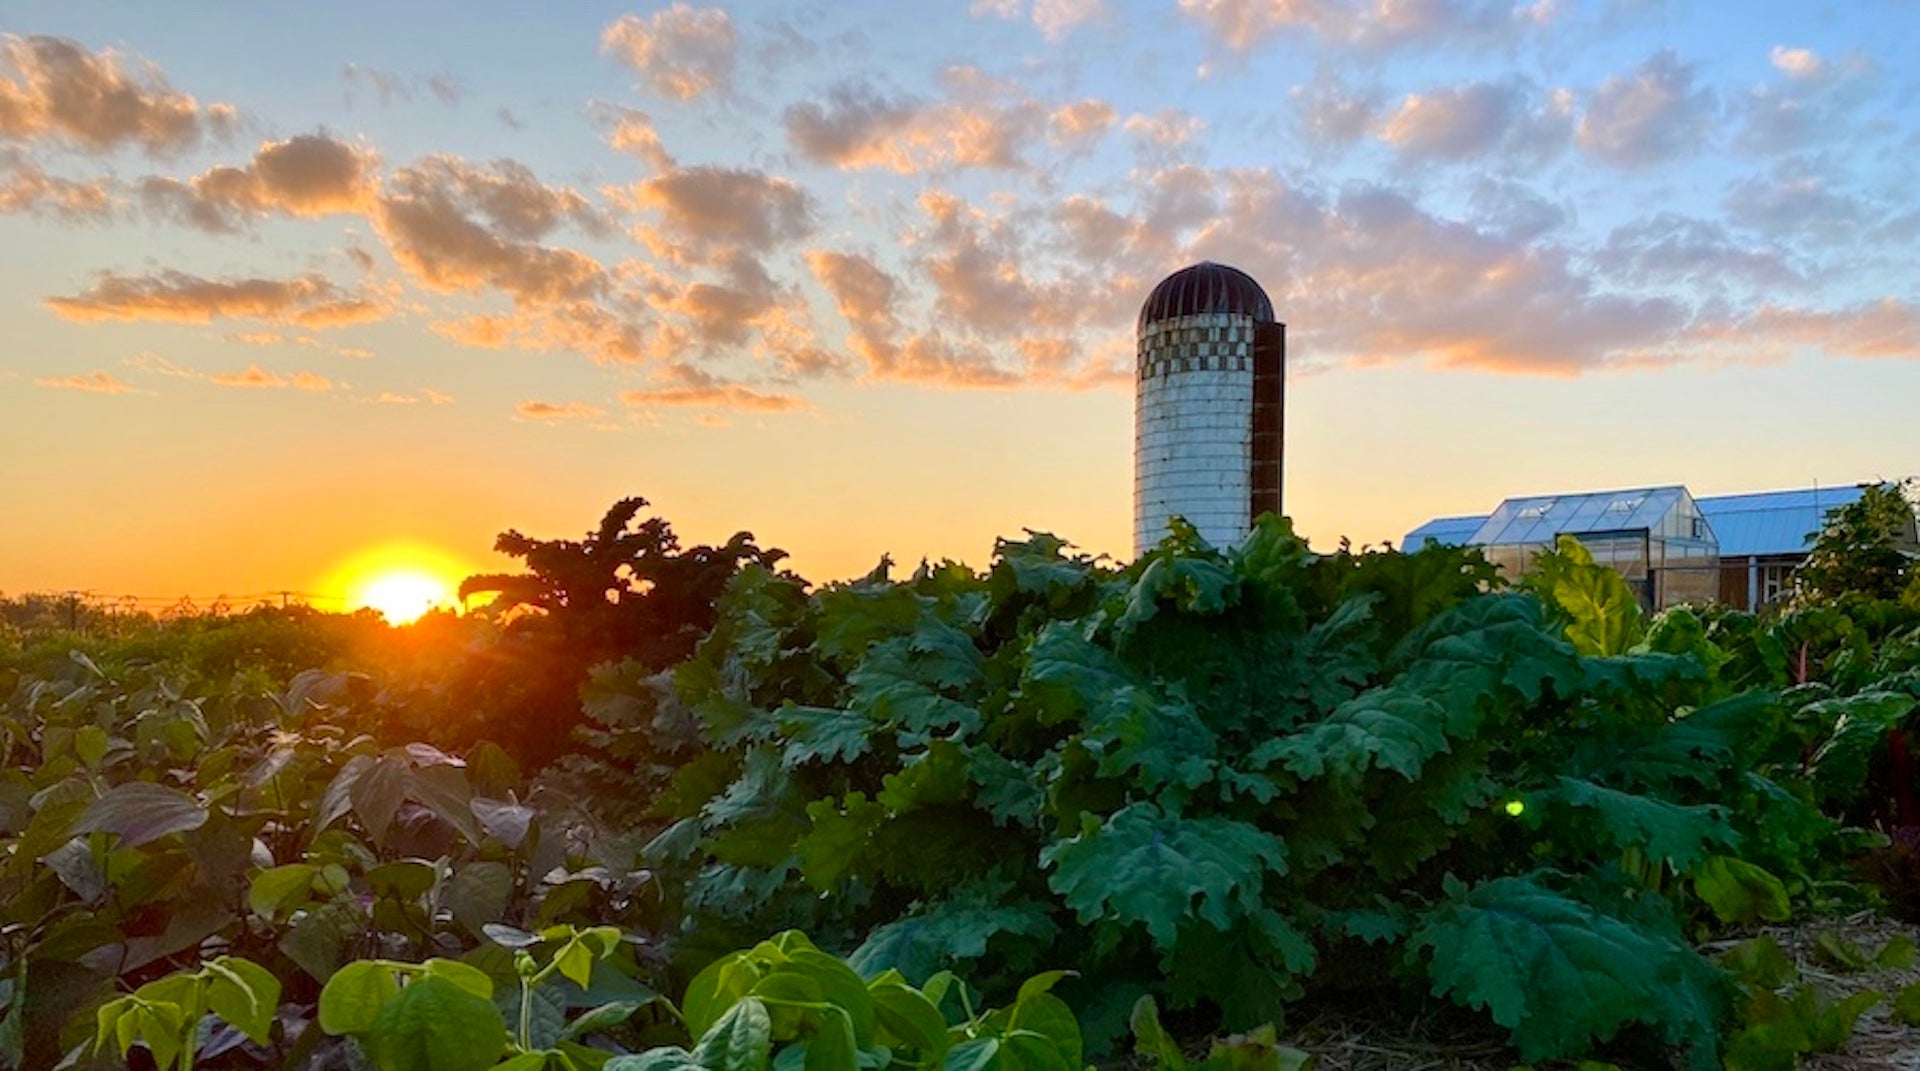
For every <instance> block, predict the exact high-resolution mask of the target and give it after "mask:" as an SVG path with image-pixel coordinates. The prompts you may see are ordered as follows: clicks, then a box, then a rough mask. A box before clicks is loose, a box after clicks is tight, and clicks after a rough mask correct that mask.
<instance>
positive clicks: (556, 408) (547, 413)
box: [513, 402, 607, 424]
mask: <svg viewBox="0 0 1920 1071" xmlns="http://www.w3.org/2000/svg"><path fill="white" fill-rule="evenodd" d="M513 411H514V412H516V413H518V414H520V416H521V418H522V419H525V420H534V421H539V422H541V423H545V424H559V423H564V422H566V421H570V420H599V419H601V418H602V417H605V416H606V415H607V411H606V410H604V409H602V408H600V407H599V406H597V405H588V404H587V403H585V402H521V403H520V404H519V405H516V406H514V407H513Z"/></svg>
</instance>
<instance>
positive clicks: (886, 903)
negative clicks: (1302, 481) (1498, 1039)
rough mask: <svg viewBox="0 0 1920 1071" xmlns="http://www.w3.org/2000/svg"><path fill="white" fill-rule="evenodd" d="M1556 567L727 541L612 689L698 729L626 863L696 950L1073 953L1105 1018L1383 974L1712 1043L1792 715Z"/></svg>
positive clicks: (1495, 1011) (1552, 1036) (1768, 847)
mask: <svg viewBox="0 0 1920 1071" xmlns="http://www.w3.org/2000/svg"><path fill="white" fill-rule="evenodd" d="M1554 568H1555V569H1556V570H1557V572H1556V573H1555V574H1554V575H1552V576H1549V577H1548V578H1547V579H1546V581H1545V586H1544V588H1543V589H1542V590H1543V592H1544V594H1545V597H1544V598H1542V597H1537V596H1536V595H1535V594H1533V593H1528V592H1511V591H1500V590H1489V582H1490V581H1491V580H1492V577H1491V575H1490V573H1489V572H1488V570H1487V567H1486V566H1485V564H1484V562H1482V561H1481V560H1480V559H1479V558H1478V556H1477V555H1474V554H1471V553H1469V552H1463V551H1458V550H1452V549H1445V548H1434V549H1429V550H1426V551H1422V552H1421V553H1418V554H1413V555H1397V554H1370V555H1358V556H1356V555H1349V554H1338V555H1331V556H1320V555H1315V554H1312V553H1310V552H1309V551H1308V549H1307V548H1306V546H1305V544H1304V543H1302V542H1301V541H1300V540H1298V539H1297V538H1296V537H1295V536H1294V535H1293V534H1292V533H1291V531H1290V530H1289V529H1288V528H1287V527H1286V525H1285V523H1284V522H1281V521H1275V520H1273V519H1268V520H1266V521H1263V522H1262V524H1261V526H1260V527H1259V528H1258V529H1257V530H1256V531H1255V532H1254V534H1253V535H1252V537H1251V538H1249V539H1248V540H1247V541H1246V542H1245V543H1244V544H1243V545H1242V546H1240V547H1239V548H1237V549H1235V550H1233V551H1231V552H1229V553H1227V554H1219V553H1216V552H1214V551H1212V550H1210V549H1208V548H1205V547H1204V546H1202V545H1200V544H1199V543H1198V541H1197V539H1196V538H1195V537H1194V536H1193V535H1192V533H1191V532H1190V531H1184V532H1181V533H1179V534H1177V535H1176V537H1175V538H1173V539H1171V540H1169V541H1168V542H1167V543H1165V544H1163V545H1162V546H1161V547H1160V548H1158V549H1156V550H1155V551H1153V552H1151V553H1149V554H1147V555H1146V556H1144V557H1143V558H1142V559H1141V560H1140V561H1138V562H1136V563H1134V564H1133V565H1132V566H1130V567H1128V568H1127V569H1124V570H1116V569H1112V568H1109V567H1106V566H1103V565H1102V564H1100V563H1098V562H1095V561H1091V560H1088V559H1085V558H1076V557H1073V556H1070V555H1069V554H1067V553H1066V552H1065V548H1064V547H1063V546H1062V545H1061V544H1060V543H1059V542H1058V541H1056V540H1053V539H1051V538H1050V537H1045V536H1035V537H1033V538H1031V539H1029V540H1027V541H1025V542H1019V543H1006V544H1003V545H1002V546H1001V547H1000V552H999V555H998V558H997V561H996V563H995V565H994V566H993V568H992V570H991V571H990V572H989V573H988V574H987V575H985V576H976V575H974V574H972V573H969V572H967V571H965V570H961V569H956V568H952V567H944V568H923V569H921V570H920V571H918V572H917V573H916V574H914V575H913V576H912V577H911V578H909V579H907V580H904V581H899V582H895V581H892V580H890V579H888V578H887V577H886V576H885V575H884V574H883V573H876V574H875V575H873V576H871V577H868V578H867V579H865V580H863V581H859V582H856V583H852V584H849V585H845V586H841V587H834V588H828V589H825V590H822V591H818V592H808V591H807V590H805V589H804V588H803V587H802V586H801V585H800V584H798V583H796V582H795V581H793V580H792V579H791V578H786V577H781V576H776V575H773V574H770V573H767V572H765V571H762V570H753V569H749V570H747V571H746V572H744V573H743V574H742V575H741V577H740V578H739V579H738V580H736V582H735V583H734V585H733V587H732V588H731V589H730V590H729V592H728V594H727V596H726V598H725V599H724V600H723V602H722V606H721V613H720V618H719V622H718V624H717V625H716V627H715V630H714V632H713V634H712V636H711V637H710V638H709V639H708V640H707V642H706V643H705V644H703V645H702V647H701V648H700V650H699V652H698V653H697V654H696V656H695V657H694V659H693V660H692V661H690V662H689V663H688V664H686V665H684V666H682V667H680V668H679V669H678V670H677V671H675V673H674V678H673V679H674V681H675V684H676V686H677V691H676V694H675V695H673V696H669V697H667V698H666V699H664V700H662V699H661V698H660V696H659V692H658V690H635V689H629V690H628V692H627V693H626V694H627V695H628V696H629V698H630V699H632V700H633V701H634V702H635V703H638V704H642V705H646V704H651V706H647V707H646V709H648V710H650V711H651V712H652V724H678V723H680V722H681V721H682V720H683V718H684V716H690V717H691V718H692V719H693V720H694V722H695V723H696V724H697V726H698V731H699V737H700V741H701V743H702V745H703V746H704V750H703V751H702V752H701V753H700V754H699V756H698V757H697V758H695V759H693V760H692V761H690V762H689V763H688V764H687V765H685V766H684V767H683V768H682V770H681V771H680V773H679V776H678V777H677V779H676V780H675V782H674V783H673V785H672V786H671V787H670V788H669V789H668V790H667V791H666V792H665V793H664V794H663V795H662V797H661V800H660V804H659V807H660V811H661V813H662V814H663V815H664V816H665V817H666V818H668V819H671V820H672V824H671V825H669V826H667V828H665V829H664V831H663V832H662V833H661V834H660V835H659V836H658V837H657V838H656V839H655V840H654V841H653V842H652V843H651V844H650V845H649V846H648V848H647V850H646V853H645V858H646V860H647V861H648V862H649V863H650V864H651V865H653V866H654V867H655V868H656V870H657V872H658V873H660V874H662V875H669V876H670V878H669V880H667V881H666V882H664V883H663V888H665V889H667V890H670V891H671V892H672V893H673V894H675V895H677V896H678V897H679V900H678V908H679V912H678V913H679V914H680V915H681V916H682V917H683V918H684V920H685V923H684V926H685V932H684V934H683V942H684V944H685V946H686V947H688V948H689V949H692V950H693V951H692V955H693V956H694V957H695V958H697V957H698V955H699V954H700V952H699V950H700V949H702V948H705V947H710V946H711V945H714V944H726V943H730V942H737V940H738V939H739V937H740V936H742V935H746V934H752V933H756V932H768V931H770V930H773V929H778V928H783V927H788V926H804V927H806V928H808V929H809V930H810V931H811V932H815V933H817V934H825V935H832V937H833V938H834V939H835V940H836V941H839V942H841V943H844V944H845V945H846V946H848V947H855V948H856V951H855V952H854V953H853V957H852V958H853V962H855V963H856V964H858V965H860V966H861V967H862V968H863V969H867V970H875V969H882V968H891V969H898V970H900V971H902V972H903V973H904V974H905V975H906V976H907V977H908V978H916V977H925V976H926V975H928V974H929V973H931V972H932V971H934V970H936V969H938V968H939V966H941V965H944V964H948V963H964V964H970V965H971V969H972V970H973V971H974V973H975V974H976V975H978V976H981V977H984V978H990V979H991V978H996V977H1013V976H1016V975H1018V974H1020V973H1022V972H1024V971H1027V970H1031V969H1033V968H1034V967H1036V966H1038V965H1043V964H1057V963H1073V964H1075V965H1076V966H1077V967H1078V968H1079V970H1080V971H1081V975H1082V976H1081V978H1080V979H1079V980H1077V981H1075V982H1073V983H1070V984H1068V985H1067V986H1066V987H1065V988H1064V989H1063V992H1066V993H1068V994H1069V995H1070V997H1071V999H1073V1000H1074V1001H1075V1002H1076V1004H1077V1005H1078V1006H1079V1007H1081V1008H1082V1009H1083V1010H1084V1014H1085V1015H1086V1018H1087V1022H1088V1025H1089V1029H1090V1031H1091V1032H1092V1033H1093V1035H1094V1036H1095V1037H1096V1038H1097V1039H1107V1038H1111V1037H1113V1036H1114V1035H1115V1034H1117V1033H1118V1031H1119V1030H1120V1029H1121V1028H1122V1027H1123V1025H1124V1023H1125V1021H1126V1017H1127V1014H1128V1012H1129V1010H1130V1009H1131V1007H1132V1005H1133V1004H1134V1002H1135V1000H1136V998H1138V997H1139V996H1141V995H1143V994H1145V995H1153V996H1155V997H1157V998H1159V999H1160V1000H1161V1001H1162V1002H1163V1003H1164V1004H1166V1005H1168V1006H1170V1007H1173V1008H1176V1009H1178V1008H1199V1009H1201V1010H1203V1011H1205V1010H1208V1009H1211V1011H1212V1012H1214V1013H1217V1014H1218V1016H1219V1017H1220V1021H1221V1022H1222V1023H1223V1024H1224V1025H1225V1026H1226V1027H1228V1028H1231V1029H1241V1028H1246V1027H1251V1026H1254V1025H1257V1024H1259V1023H1262V1022H1267V1021H1271V1020H1275V1019H1278V1018H1280V1017H1282V1016H1284V1014H1285V1009H1286V1006H1287V1004H1289V1003H1290V1002H1292V1001H1295V1000H1298V999H1300V998H1302V997H1303V996H1307V995H1310V994H1312V993H1313V992H1316V991H1337V990H1340V989H1342V988H1344V987H1348V986H1352V985H1357V984H1364V982H1363V980H1366V979H1376V980H1377V979H1382V978H1389V979H1398V980H1399V984H1401V985H1402V986H1404V987H1406V988H1407V989H1408V990H1410V991H1414V992H1418V991H1423V990H1424V991H1431V992H1432V993H1433V994H1435V995H1438V996H1442V997H1445V998H1447V999H1449V1000H1451V1001H1454V1002H1457V1003H1459V1004H1461V1005H1464V1006H1467V1007H1470V1008H1475V1009H1482V1010H1484V1011H1485V1012H1486V1013H1487V1014H1488V1015H1489V1016H1490V1017H1491V1018H1492V1019H1493V1020H1494V1021H1495V1022H1497V1023H1498V1024H1500V1025H1501V1026H1503V1027H1505V1028H1507V1029H1508V1030H1509V1031H1510V1032H1511V1034H1512V1037H1513V1040H1514V1043H1515V1044H1516V1045H1517V1046H1518V1047H1519V1049H1520V1051H1521V1054H1522V1055H1523V1057H1525V1058H1527V1059H1543V1058H1550V1057H1557V1056H1569V1055H1575V1054H1579V1053H1584V1052H1587V1051H1589V1050H1590V1049H1591V1048H1592V1046H1593V1045H1594V1044H1595V1043H1596V1042H1602V1041H1606V1040H1609V1039H1612V1038H1615V1037H1616V1036H1617V1035H1621V1034H1622V1032H1623V1030H1627V1031H1629V1033H1631V1034H1632V1035H1634V1036H1635V1037H1639V1038H1641V1039H1643V1040H1644V1041H1647V1042H1652V1041H1653V1040H1654V1039H1658V1041H1659V1042H1660V1043H1665V1044H1670V1045H1676V1046H1681V1047H1684V1048H1686V1049H1687V1050H1688V1051H1689V1052H1691V1053H1692V1054H1693V1059H1694V1062H1695V1063H1696V1065H1698V1066H1712V1065H1713V1064H1714V1063H1715V1060H1716V1052H1717V1048H1716V1045H1717V1043H1716V1037H1717V1034H1718V1024H1719V1022H1720V1020H1721V1018H1722V1016H1723V1014H1724V1013H1725V1011H1726V1008H1727V1006H1728V1000H1729V992H1730V988H1729V986H1728V985H1727V984H1726V982H1725V979H1724V976H1723V975H1722V973H1721V972H1720V971H1718V970H1717V969H1716V968H1714V967H1712V966H1711V965H1710V964H1708V963H1707V962H1706V961H1705V960H1704V959H1702V958H1701V957H1700V956H1699V955H1698V954H1697V953H1696V952H1695V951H1694V950H1693V948H1692V945H1691V943H1690V941H1689V940H1688V937H1687V932H1688V927H1689V925H1690V924H1692V923H1693V922H1695V921H1698V920H1701V919H1706V918H1711V916H1710V915H1709V914H1708V912H1709V911H1710V910H1711V909H1713V908H1718V909H1720V910H1722V911H1724V912H1727V913H1728V914H1729V915H1730V916H1731V917H1733V918H1739V917H1741V916H1743V915H1744V916H1747V917H1753V916H1754V915H1755V914H1756V913H1762V914H1765V913H1769V912H1776V911H1777V910H1778V908H1777V907H1776V906H1775V905H1778V904H1781V903H1783V901H1784V898H1785V895H1786V893H1787V891H1788V889H1789V888H1792V889H1798V890H1800V891H1801V892H1802V893H1803V894H1805V893H1808V892H1810V891H1811V890H1812V889H1813V888H1814V882H1815V881H1816V879H1817V878H1818V877H1819V873H1818V865H1819V864H1818V860H1820V859H1822V858H1823V851H1824V849H1825V848H1826V847H1827V845H1828V844H1829V842H1830V840H1831V838H1832V837H1833V835H1834V831H1835V827H1834V825H1833V823H1832V822H1831V821H1830V820H1828V819H1827V818H1826V817H1824V816H1823V815H1822V814H1821V813H1820V811H1819V810H1817V809H1816V807H1815V806H1814V805H1813V803H1814V790H1813V788H1812V787H1811V786H1810V784H1809V783H1808V782H1807V781H1806V779H1805V778H1804V777H1803V776H1802V773H1803V770H1802V762H1801V759H1802V756H1803V754H1804V753H1805V751H1806V749H1807V747H1808V746H1809V743H1810V741H1808V740H1807V739H1804V738H1803V734H1802V732H1801V730H1802V728H1803V726H1802V725H1801V723H1799V722H1797V721H1795V720H1794V719H1793V718H1792V717H1790V716H1789V707H1788V706H1787V705H1786V704H1784V703H1782V701H1781V700H1780V698H1779V697H1778V696H1777V695H1775V694H1773V693H1770V692H1766V691H1735V690H1733V689H1731V688H1729V687H1727V686H1726V685H1725V683H1724V682H1723V681H1721V680H1720V679H1719V678H1718V677H1717V676H1716V675H1715V674H1714V673H1713V672H1712V668H1711V667H1710V666H1709V665H1708V664H1707V662H1706V660H1705V659H1704V658H1703V657H1702V651H1703V650H1704V648H1705V644H1706V643H1707V641H1706V640H1705V637H1704V630H1703V629H1702V627H1701V626H1700V623H1699V622H1698V620H1697V619H1695V620H1693V621H1692V623H1691V624H1686V623H1685V619H1675V620H1672V621H1669V622H1666V623H1664V624H1663V625H1662V627H1661V629H1660V630H1659V631H1658V634H1656V635H1653V636H1648V637H1645V638H1644V640H1645V642H1641V643H1639V644H1638V646H1636V647H1635V648H1634V649H1633V650H1627V649H1626V646H1627V644H1628V642H1629V640H1630V639H1640V637H1634V636H1630V633H1631V632H1632V631H1633V629H1635V628H1638V627H1639V626H1638V625H1637V624H1636V623H1635V622H1633V621H1628V622H1625V623H1620V622H1615V623H1613V624H1611V625H1609V624H1608V622H1607V620H1606V615H1607V613H1609V612H1613V613H1615V614H1616V616H1620V615H1621V614H1622V613H1623V611H1620V610H1619V609H1618V606H1617V605H1615V609H1614V610H1612V611H1609V610H1608V609H1607V607H1608V606H1609V605H1610V604H1609V602H1608V600H1609V599H1610V598H1612V597H1613V596H1616V595H1624V585H1620V587H1619V590H1618V591H1617V592H1616V591H1614V590H1613V589H1611V588H1610V587H1609V584H1608V581H1609V578H1612V583H1614V584H1617V583H1618V581H1617V577H1613V574H1611V573H1610V572H1609V571H1607V570H1603V569H1598V568H1596V567H1594V566H1592V565H1591V564H1590V563H1586V562H1583V561H1581V560H1579V557H1578V555H1577V551H1574V550H1569V551H1567V552H1566V555H1565V556H1564V557H1563V559H1562V560H1560V561H1559V562H1557V563H1556V564H1555V565H1554ZM1583 585H1584V587H1585V588H1586V589H1590V590H1584V591H1582V590H1580V589H1581V588H1582V586H1583ZM1556 588H1557V589H1558V590H1559V595H1560V596H1564V597H1556V596H1555V589H1556ZM1628 598H1630V596H1629V597H1628ZM1634 614H1635V615H1637V610H1635V611H1634ZM1569 625H1572V626H1573V627H1572V628H1571V629H1569ZM1690 645H1691V646H1690ZM1582 648H1584V650H1582ZM619 681H620V678H618V677H615V676H609V677H607V678H604V679H603V681H602V684H603V686H607V687H617V685H618V684H619ZM636 731H647V732H651V731H652V728H651V725H650V726H649V728H648V729H646V730H636Z"/></svg>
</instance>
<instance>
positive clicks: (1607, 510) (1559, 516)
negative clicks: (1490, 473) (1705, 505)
mask: <svg viewBox="0 0 1920 1071" xmlns="http://www.w3.org/2000/svg"><path fill="white" fill-rule="evenodd" d="M1562 535H1570V536H1573V537H1575V538H1577V539H1578V540H1580V542H1581V544H1582V545H1584V546H1585V547H1586V548H1587V550H1588V551H1589V552H1591V553H1592V554H1593V560H1594V561H1595V562H1596V563H1598V564H1601V565H1610V566H1612V567H1613V568H1615V569H1617V570H1619V572H1620V575H1621V576H1623V577H1625V578H1626V580H1627V583H1628V584H1630V585H1632V586H1633V588H1634V590H1635V591H1636V592H1638V593H1639V595H1640V601H1641V603H1642V604H1643V605H1645V606H1646V607H1647V608H1648V609H1652V610H1662V609H1665V608H1667V607H1669V606H1678V605H1680V604H1682V603H1703V602H1707V601H1710V600H1712V599H1713V598H1714V597H1715V596H1716V595H1718V594H1719V582H1720V544H1719V541H1718V540H1717V539H1716V538H1715V537H1714V533H1713V527H1712V526H1711V525H1710V524H1708V523H1707V518H1706V517H1705V516H1704V515H1703V514H1702V513H1701V512H1700V507H1699V505H1698V504H1696V503H1695V502H1694V500H1693V496H1692V495H1691V494H1689V493H1688V492H1687V489H1686V488H1685V487H1681V486H1678V485H1674V486H1670V487H1645V488H1640V489H1637V490H1631V491H1601V492H1597V493H1591V494H1573V495H1544V496H1543V495H1536V496H1531V497H1526V498H1509V499H1507V500H1506V501H1504V502H1502V503H1500V506H1499V508H1498V509H1495V510H1494V511H1493V513H1491V514H1490V515H1488V516H1487V517H1486V519H1485V520H1483V521H1481V522H1480V526H1479V527H1478V528H1477V529H1475V530H1474V532H1473V534H1472V535H1471V536H1469V537H1467V538H1466V539H1464V540H1463V542H1465V543H1468V544H1470V545H1474V546H1478V547H1481V548H1482V549H1484V550H1485V552H1486V555H1487V560H1488V561H1491V562H1492V563H1494V564H1495V565H1497V566H1499V567H1500V571H1501V572H1503V573H1505V574H1506V575H1507V576H1508V577H1518V576H1519V575H1520V574H1522V573H1524V572H1526V570H1527V567H1528V566H1529V565H1530V564H1532V562H1533V559H1534V557H1535V556H1536V555H1538V554H1540V553H1541V552H1543V551H1546V550H1550V549H1552V547H1553V544H1554V540H1555V539H1557V538H1558V537H1560V536H1562Z"/></svg>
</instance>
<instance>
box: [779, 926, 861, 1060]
mask: <svg viewBox="0 0 1920 1071" xmlns="http://www.w3.org/2000/svg"><path fill="white" fill-rule="evenodd" d="M789 955H790V957H791V958H790V959H789V960H788V962H787V963H785V964H782V965H780V966H777V967H775V968H774V971H773V973H774V974H775V975H778V974H781V973H785V972H793V973H796V974H802V975H805V976H806V977H808V978H810V979H812V980H813V981H814V982H815V983H816V984H818V985H819V986H820V992H821V994H822V996H823V997H824V998H825V999H826V1001H827V1002H828V1003H829V1004H832V1005H833V1006H834V1007H836V1008H838V1009H840V1012H841V1013H842V1014H844V1015H845V1016H847V1021H848V1025H849V1026H850V1027H851V1028H852V1030H853V1039H852V1041H853V1045H854V1047H855V1048H858V1047H860V1046H862V1045H865V1044H867V1043H868V1042H869V1041H871V1040H872V1039H873V1028H874V1013H873V998H872V997H871V996H870V995H869V994H868V993H867V983H866V981H865V980H864V979H862V978H861V977H860V976H859V975H858V974H856V973H855V972H854V970H853V968H852V967H849V966H847V965H846V964H845V963H843V962H841V961H840V960H839V959H838V958H836V957H834V956H830V955H828V954H826V953H825V952H822V951H820V950H819V949H816V948H796V949H793V950H792V951H791V952H790V953H789Z"/></svg>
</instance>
